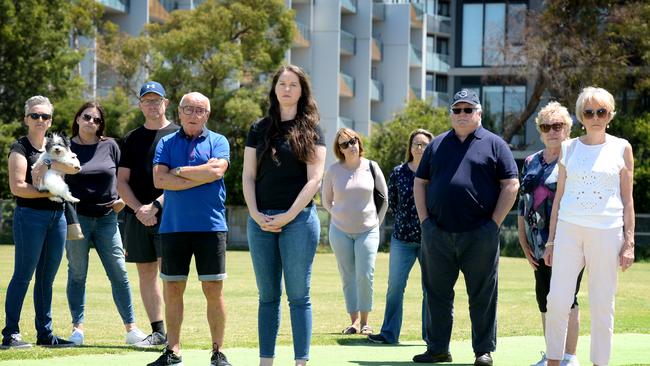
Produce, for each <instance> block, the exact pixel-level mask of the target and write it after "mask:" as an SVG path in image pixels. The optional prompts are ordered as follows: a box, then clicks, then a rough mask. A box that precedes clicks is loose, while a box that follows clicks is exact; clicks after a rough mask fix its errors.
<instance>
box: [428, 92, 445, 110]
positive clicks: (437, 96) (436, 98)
mask: <svg viewBox="0 0 650 366" xmlns="http://www.w3.org/2000/svg"><path fill="white" fill-rule="evenodd" d="M427 100H429V101H431V105H432V106H433V107H447V106H449V94H447V93H443V92H437V91H432V90H427Z"/></svg>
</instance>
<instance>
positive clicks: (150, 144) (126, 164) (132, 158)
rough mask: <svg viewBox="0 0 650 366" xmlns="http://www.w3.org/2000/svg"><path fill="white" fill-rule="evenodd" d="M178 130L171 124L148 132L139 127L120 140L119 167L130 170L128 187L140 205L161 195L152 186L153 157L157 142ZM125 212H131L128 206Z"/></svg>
mask: <svg viewBox="0 0 650 366" xmlns="http://www.w3.org/2000/svg"><path fill="white" fill-rule="evenodd" d="M178 129H179V127H178V125H175V124H173V123H170V124H169V125H168V126H166V127H165V128H162V129H160V130H149V129H147V128H145V127H144V126H140V127H138V128H136V129H135V130H133V131H130V132H129V133H127V134H126V135H125V136H124V138H123V139H122V145H121V150H122V157H121V159H120V165H119V166H120V167H122V168H129V169H130V170H131V174H130V176H129V186H131V190H132V191H133V194H135V197H136V198H137V199H138V201H140V202H141V203H142V204H148V203H151V202H153V200H155V199H156V198H157V197H158V196H160V195H161V194H162V193H163V191H162V190H161V189H157V188H156V187H154V185H153V156H154V154H155V152H156V145H158V141H160V139H161V138H162V137H163V136H166V135H169V134H170V133H173V132H176V131H178ZM125 210H127V211H129V212H133V210H131V208H130V207H128V206H127V207H126V208H125Z"/></svg>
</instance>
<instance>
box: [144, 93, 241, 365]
mask: <svg viewBox="0 0 650 366" xmlns="http://www.w3.org/2000/svg"><path fill="white" fill-rule="evenodd" d="M178 112H179V113H178V115H179V119H180V121H181V129H180V130H178V132H176V133H173V134H171V135H167V136H165V137H163V138H162V139H161V140H160V142H159V143H158V146H157V148H156V155H155V157H154V160H153V164H154V169H153V179H154V185H155V186H156V187H157V188H162V189H164V191H165V209H164V210H163V214H162V220H161V223H160V230H159V232H160V239H161V249H162V265H161V270H160V277H161V278H162V279H163V286H164V289H165V291H164V299H165V307H166V309H165V320H166V321H167V341H168V345H167V348H165V351H164V352H163V354H162V356H160V358H158V359H157V360H156V361H154V362H153V363H150V364H149V365H148V366H167V365H180V364H182V358H181V356H180V334H181V324H182V322H183V293H184V292H185V285H186V281H187V275H188V274H189V266H190V262H191V260H192V256H194V260H195V263H196V271H197V272H198V276H199V280H200V281H201V286H202V288H203V294H204V295H205V297H206V300H207V303H208V304H207V309H208V310H207V317H208V324H209V326H210V335H211V336H212V348H213V350H212V358H211V360H210V365H212V366H230V363H228V360H227V359H226V356H225V355H224V354H223V353H222V352H221V351H220V348H221V347H222V346H223V338H224V329H225V320H226V308H225V304H224V300H223V295H222V289H223V280H224V279H225V278H226V233H227V230H228V228H227V226H226V208H225V205H224V204H225V201H226V186H225V184H224V181H223V176H224V174H225V172H226V170H227V169H228V165H229V160H230V146H229V144H228V140H227V139H226V138H225V137H224V136H222V135H220V134H218V133H215V132H212V131H210V130H208V129H207V127H205V125H206V123H207V121H208V117H209V116H210V100H209V99H208V98H207V97H206V96H204V95H203V94H201V93H196V92H193V93H189V94H185V95H184V96H183V98H182V99H181V101H180V103H179V106H178Z"/></svg>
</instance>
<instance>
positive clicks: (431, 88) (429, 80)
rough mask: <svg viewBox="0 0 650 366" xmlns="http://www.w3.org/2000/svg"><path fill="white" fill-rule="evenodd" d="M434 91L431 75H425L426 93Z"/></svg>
mask: <svg viewBox="0 0 650 366" xmlns="http://www.w3.org/2000/svg"><path fill="white" fill-rule="evenodd" d="M433 90H435V87H434V78H433V74H427V91H433Z"/></svg>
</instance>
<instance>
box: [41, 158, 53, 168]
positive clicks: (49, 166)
mask: <svg viewBox="0 0 650 366" xmlns="http://www.w3.org/2000/svg"><path fill="white" fill-rule="evenodd" d="M43 164H45V166H46V167H47V168H48V169H50V168H51V167H52V160H50V159H43Z"/></svg>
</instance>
